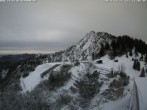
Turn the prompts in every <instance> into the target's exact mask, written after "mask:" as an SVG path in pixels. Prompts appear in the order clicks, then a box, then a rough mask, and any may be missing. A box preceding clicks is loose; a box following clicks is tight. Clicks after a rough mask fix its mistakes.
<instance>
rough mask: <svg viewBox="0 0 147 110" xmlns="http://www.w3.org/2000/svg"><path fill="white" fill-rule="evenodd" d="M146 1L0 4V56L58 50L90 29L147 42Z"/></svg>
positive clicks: (47, 0) (53, 0)
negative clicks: (23, 51) (7, 52)
mask: <svg viewBox="0 0 147 110" xmlns="http://www.w3.org/2000/svg"><path fill="white" fill-rule="evenodd" d="M146 10H147V2H144V3H137V2H136V3H135V2H127V3H126V2H124V3H119V2H113V3H107V2H105V1H104V0H38V1H37V2H29V3H23V2H22V3H15V2H13V3H0V53H3V52H4V51H6V50H9V51H10V50H21V51H22V50H25V51H27V50H32V51H33V50H37V51H38V50H41V51H47V50H48V51H58V50H60V49H64V48H66V47H68V46H70V45H72V44H74V43H76V42H77V41H79V40H80V39H81V38H82V37H84V36H85V34H86V33H88V32H89V31H91V30H94V31H96V32H98V31H102V32H108V33H111V34H114V35H123V34H128V35H130V36H132V37H136V38H141V39H143V40H144V41H147V37H146V35H147V31H146V29H147V22H146V19H147V14H146Z"/></svg>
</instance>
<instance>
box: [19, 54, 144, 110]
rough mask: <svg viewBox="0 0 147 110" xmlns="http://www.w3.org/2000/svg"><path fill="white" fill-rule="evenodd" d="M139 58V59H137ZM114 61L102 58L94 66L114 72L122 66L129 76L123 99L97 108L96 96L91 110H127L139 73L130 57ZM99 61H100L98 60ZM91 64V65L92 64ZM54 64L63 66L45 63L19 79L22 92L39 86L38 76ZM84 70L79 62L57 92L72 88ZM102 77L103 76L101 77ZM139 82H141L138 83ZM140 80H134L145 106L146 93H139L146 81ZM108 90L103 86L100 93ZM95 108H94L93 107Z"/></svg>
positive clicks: (122, 57) (83, 64) (142, 63)
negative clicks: (99, 61)
mask: <svg viewBox="0 0 147 110" xmlns="http://www.w3.org/2000/svg"><path fill="white" fill-rule="evenodd" d="M138 58H139V57H138ZM115 59H117V60H118V62H114V61H113V60H110V59H109V58H108V56H107V55H106V56H104V57H102V58H101V60H103V63H102V64H96V61H94V62H95V65H96V66H97V67H102V68H107V69H110V70H111V69H112V68H114V70H115V71H118V70H119V67H120V65H124V68H125V72H126V73H127V75H129V76H130V83H129V85H128V86H126V87H125V90H124V97H122V98H119V99H118V100H117V101H113V102H112V101H111V102H108V103H104V104H101V105H100V106H99V107H98V106H96V100H97V99H99V96H98V95H97V96H96V97H95V98H94V99H93V102H92V104H91V105H92V106H91V108H90V109H91V110H99V109H100V110H128V109H129V104H130V97H131V91H132V89H133V84H134V79H135V78H136V77H139V75H140V72H139V71H136V70H134V69H133V68H132V67H133V61H132V57H129V58H126V56H125V55H124V56H121V57H116V58H115ZM99 60H100V59H99ZM94 62H93V63H94ZM55 64H63V63H61V62H59V63H46V64H42V65H39V66H38V67H37V68H36V69H35V71H33V72H31V73H30V75H29V76H28V77H26V78H24V79H22V78H21V86H22V88H23V92H26V91H27V90H28V91H31V90H33V89H34V87H35V86H36V85H37V84H39V82H40V81H41V80H43V79H41V77H40V74H41V73H42V72H44V71H46V70H47V69H49V68H50V67H52V66H54V65H55ZM140 64H141V69H142V67H144V62H140ZM55 69H56V70H59V67H57V68H55ZM84 69H85V63H83V62H81V64H80V65H79V66H74V67H72V68H71V70H70V72H71V73H72V78H71V79H70V80H69V81H68V82H67V84H66V85H65V86H63V87H61V88H60V89H59V91H61V90H62V89H64V90H69V88H70V87H71V86H73V83H74V80H75V79H76V78H80V75H79V73H81V71H83V70H84ZM101 77H104V76H101ZM46 78H47V77H46ZM140 80H141V81H142V80H143V82H140ZM140 80H138V79H137V80H136V81H137V85H138V86H137V87H138V90H139V92H140V102H141V104H142V105H147V103H146V102H147V101H146V102H145V103H142V100H146V99H147V97H144V95H145V93H147V91H141V90H143V87H144V86H141V84H142V83H147V79H146V78H140ZM107 88H108V85H107V84H105V85H103V86H102V88H101V91H100V92H102V91H104V90H105V89H107ZM93 105H94V106H95V107H94V106H93ZM141 110H147V108H143V109H141Z"/></svg>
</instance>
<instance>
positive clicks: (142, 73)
mask: <svg viewBox="0 0 147 110" xmlns="http://www.w3.org/2000/svg"><path fill="white" fill-rule="evenodd" d="M140 77H145V71H144V68H142V70H141V74H140Z"/></svg>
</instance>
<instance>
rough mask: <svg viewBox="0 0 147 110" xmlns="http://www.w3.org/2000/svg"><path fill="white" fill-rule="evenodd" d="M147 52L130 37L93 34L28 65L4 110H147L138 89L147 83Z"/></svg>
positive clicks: (10, 91)
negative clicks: (143, 82) (136, 109)
mask: <svg viewBox="0 0 147 110" xmlns="http://www.w3.org/2000/svg"><path fill="white" fill-rule="evenodd" d="M146 47H147V45H146V44H145V43H144V42H143V41H141V40H138V39H133V38H130V37H128V36H126V35H125V36H119V37H115V36H113V35H111V34H108V33H105V32H98V33H96V32H93V31H91V32H89V33H88V34H86V36H85V37H84V38H83V39H81V40H80V41H79V42H78V43H77V44H75V45H73V46H71V47H69V48H67V49H65V50H63V51H59V52H56V53H53V54H49V55H47V56H46V55H45V56H38V57H37V58H36V57H35V58H34V59H28V60H26V61H24V62H23V63H20V65H19V66H18V67H17V69H15V70H13V73H12V74H11V75H10V76H9V78H8V79H7V80H6V81H8V82H9V83H8V84H9V85H8V87H7V88H5V89H4V91H6V92H3V93H4V95H2V96H3V102H4V103H5V104H6V105H9V106H7V107H6V108H5V110H9V109H10V108H13V109H14V110H18V109H20V108H21V109H24V108H26V109H24V110H30V109H32V110H42V109H43V110H48V109H50V110H85V109H86V110H118V109H120V110H128V109H129V110H134V109H131V108H132V107H133V108H137V106H139V105H142V106H141V107H143V108H145V109H140V110H146V108H147V106H146V97H145V98H141V97H142V94H143V93H145V92H144V90H143V89H142V88H140V87H135V86H134V84H135V83H134V82H136V86H139V85H140V84H141V85H142V82H141V81H142V79H143V80H144V81H145V82H146V81H147V78H146V77H147V66H146V63H147V48H146ZM112 57H113V59H112ZM139 76H140V77H139ZM136 78H137V79H139V80H136ZM12 79H13V80H12ZM5 85H6V84H5V83H4V84H3V85H2V86H5ZM2 86H1V87H2ZM137 88H139V89H141V90H138V91H139V94H138V97H139V99H137V98H136V97H137V95H136V91H137ZM140 91H141V92H140ZM145 91H147V89H145ZM7 92H8V93H7ZM142 92H143V93H142ZM0 93H1V91H0ZM3 93H2V94H3ZM134 94H135V95H134ZM142 99H143V100H145V101H143V102H144V103H142V104H140V103H139V104H136V102H137V101H141V100H142ZM12 100H14V103H11V102H12ZM3 102H1V101H0V107H5V106H3ZM16 105H17V106H16Z"/></svg>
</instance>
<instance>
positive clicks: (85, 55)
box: [49, 31, 116, 61]
mask: <svg viewBox="0 0 147 110" xmlns="http://www.w3.org/2000/svg"><path fill="white" fill-rule="evenodd" d="M115 38H116V37H114V36H113V35H111V34H108V33H106V32H98V33H96V32H94V31H91V32H89V33H88V34H86V36H85V37H84V38H83V39H81V40H80V41H79V42H78V43H77V44H75V45H72V46H71V47H69V48H68V49H65V50H64V51H60V52H56V53H55V54H53V55H51V56H49V57H50V59H51V61H73V60H89V59H91V58H92V54H98V53H99V52H100V49H101V47H102V46H104V47H105V46H106V45H107V44H111V42H112V40H114V39H115Z"/></svg>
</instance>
